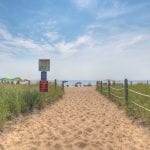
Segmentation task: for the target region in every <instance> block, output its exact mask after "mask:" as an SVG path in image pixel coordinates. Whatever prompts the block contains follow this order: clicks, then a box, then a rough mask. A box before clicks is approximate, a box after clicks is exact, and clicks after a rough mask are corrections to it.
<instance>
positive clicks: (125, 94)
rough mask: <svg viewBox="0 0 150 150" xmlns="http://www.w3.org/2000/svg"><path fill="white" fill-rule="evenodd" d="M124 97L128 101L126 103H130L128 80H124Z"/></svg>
mask: <svg viewBox="0 0 150 150" xmlns="http://www.w3.org/2000/svg"><path fill="white" fill-rule="evenodd" d="M124 98H125V101H126V104H128V80H127V79H125V80H124Z"/></svg>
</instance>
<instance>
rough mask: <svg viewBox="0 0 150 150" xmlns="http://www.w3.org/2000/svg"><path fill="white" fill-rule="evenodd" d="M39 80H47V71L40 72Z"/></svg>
mask: <svg viewBox="0 0 150 150" xmlns="http://www.w3.org/2000/svg"><path fill="white" fill-rule="evenodd" d="M41 80H44V81H46V80H47V72H46V71H42V72H41Z"/></svg>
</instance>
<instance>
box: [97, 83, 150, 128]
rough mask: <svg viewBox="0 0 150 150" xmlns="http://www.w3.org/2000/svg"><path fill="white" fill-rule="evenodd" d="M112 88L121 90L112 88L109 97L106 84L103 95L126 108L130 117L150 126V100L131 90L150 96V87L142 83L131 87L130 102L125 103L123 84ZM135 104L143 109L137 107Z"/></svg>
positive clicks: (129, 92)
mask: <svg viewBox="0 0 150 150" xmlns="http://www.w3.org/2000/svg"><path fill="white" fill-rule="evenodd" d="M111 87H112V88H116V89H120V90H115V89H112V88H111V90H110V93H111V94H110V95H109V94H108V87H107V84H105V85H104V86H103V91H102V92H101V93H102V94H103V95H105V96H106V97H108V98H109V99H111V100H112V101H113V102H115V103H117V105H118V106H120V107H123V108H125V109H126V110H127V113H128V115H129V116H132V117H134V118H135V119H138V120H139V121H140V122H141V123H142V124H144V125H147V126H150V111H148V110H150V98H149V97H146V96H142V95H138V94H136V93H133V92H131V91H130V89H131V90H134V91H137V92H139V93H142V94H146V95H150V85H147V84H142V83H138V84H133V85H129V87H128V89H129V90H128V101H125V99H124V87H123V84H116V85H111ZM98 91H100V88H98ZM116 96H117V97H116ZM135 103H136V104H138V105H139V106H142V107H143V108H142V107H139V106H137V105H135ZM144 108H146V109H144Z"/></svg>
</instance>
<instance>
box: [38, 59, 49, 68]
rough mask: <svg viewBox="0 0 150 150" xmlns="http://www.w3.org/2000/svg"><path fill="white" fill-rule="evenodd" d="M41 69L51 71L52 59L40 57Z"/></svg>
mask: <svg viewBox="0 0 150 150" xmlns="http://www.w3.org/2000/svg"><path fill="white" fill-rule="evenodd" d="M39 71H50V59H39Z"/></svg>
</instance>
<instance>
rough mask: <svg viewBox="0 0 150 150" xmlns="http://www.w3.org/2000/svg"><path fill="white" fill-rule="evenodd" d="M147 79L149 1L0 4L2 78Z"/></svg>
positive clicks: (69, 0) (8, 1)
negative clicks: (41, 63) (46, 68)
mask: <svg viewBox="0 0 150 150" xmlns="http://www.w3.org/2000/svg"><path fill="white" fill-rule="evenodd" d="M39 58H50V59H51V71H50V72H49V73H48V78H49V79H55V78H57V79H70V80H71V79H85V80H89V79H92V80H99V79H108V78H111V79H116V80H119V79H124V78H128V79H131V80H136V79H150V70H149V67H150V1H149V0H132V1H131V0H30V1H27V0H13V1H11V0H0V60H1V63H0V68H1V69H0V76H1V77H3V76H12V77H15V76H23V77H27V78H30V79H40V72H39V71H38V59H39Z"/></svg>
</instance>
